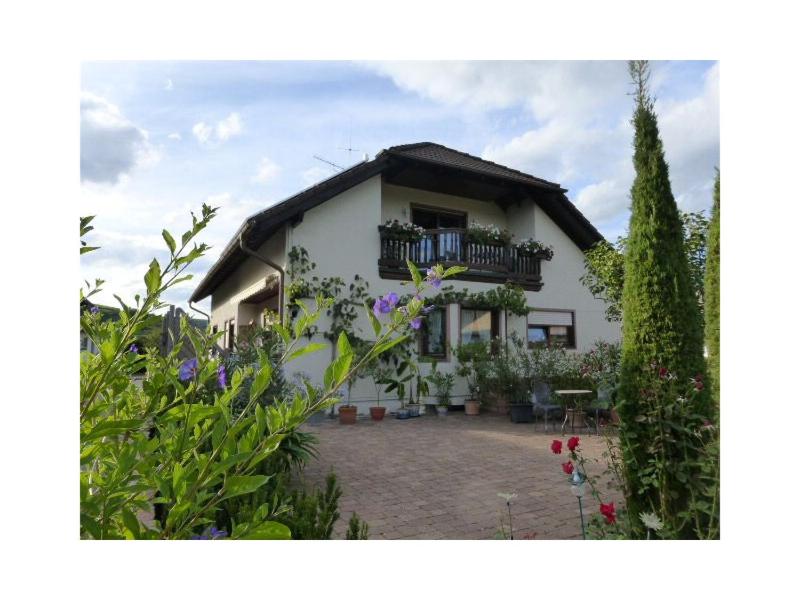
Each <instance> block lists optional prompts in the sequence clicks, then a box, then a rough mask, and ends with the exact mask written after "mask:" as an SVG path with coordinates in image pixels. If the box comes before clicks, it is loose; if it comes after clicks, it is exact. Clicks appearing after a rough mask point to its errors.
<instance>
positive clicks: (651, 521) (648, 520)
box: [639, 513, 664, 531]
mask: <svg viewBox="0 0 800 600" xmlns="http://www.w3.org/2000/svg"><path fill="white" fill-rule="evenodd" d="M639 518H640V519H641V520H642V523H644V526H645V527H647V528H648V529H652V530H653V531H661V529H662V528H663V527H664V524H663V523H662V522H661V519H659V518H658V517H657V516H656V515H655V514H654V513H640V514H639Z"/></svg>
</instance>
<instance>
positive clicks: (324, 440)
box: [301, 413, 621, 540]
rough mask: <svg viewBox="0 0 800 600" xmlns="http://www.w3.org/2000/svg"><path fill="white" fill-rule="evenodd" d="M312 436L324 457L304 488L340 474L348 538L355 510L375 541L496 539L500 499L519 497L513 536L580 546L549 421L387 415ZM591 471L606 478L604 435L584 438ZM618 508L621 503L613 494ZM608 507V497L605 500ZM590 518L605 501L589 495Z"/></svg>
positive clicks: (326, 427) (327, 427) (326, 426)
mask: <svg viewBox="0 0 800 600" xmlns="http://www.w3.org/2000/svg"><path fill="white" fill-rule="evenodd" d="M303 430H304V431H309V432H313V433H314V434H316V435H317V436H318V437H319V446H318V449H319V459H317V460H312V461H311V462H310V463H309V465H308V466H307V467H306V469H305V470H304V472H303V474H302V475H301V477H302V479H303V480H304V482H305V484H306V485H308V486H311V485H312V484H316V485H317V486H320V487H322V486H323V484H324V479H325V475H326V474H327V473H328V472H329V471H330V469H334V471H335V473H336V475H337V477H338V480H339V483H340V485H341V486H342V489H343V495H342V499H341V502H340V511H341V514H342V517H341V519H340V520H339V523H338V524H337V534H338V535H336V536H334V537H341V536H342V535H343V531H344V529H345V528H346V526H347V520H348V519H349V518H350V513H351V512H353V511H355V512H356V513H358V515H359V516H360V517H361V518H363V519H364V520H365V521H366V522H367V523H368V524H369V526H370V536H369V537H370V539H451V540H462V539H493V538H494V537H495V535H496V534H497V532H498V530H499V527H500V518H501V516H505V515H506V505H505V501H504V500H503V499H502V498H500V497H498V495H497V494H498V493H515V494H517V497H516V498H515V499H514V500H512V518H513V525H514V538H515V539H522V538H534V539H579V538H580V537H581V530H580V516H579V512H578V502H577V500H576V499H575V497H574V496H572V494H571V493H570V489H569V484H568V481H567V476H566V475H565V474H564V473H563V472H562V470H561V463H562V462H566V460H568V456H567V454H566V447H565V449H564V452H565V454H562V455H560V456H556V455H554V454H553V453H552V452H551V450H550V444H551V442H552V440H553V439H563V440H564V442H565V443H566V440H567V439H568V437H569V436H565V437H563V438H562V437H561V435H560V433H559V432H558V431H556V432H555V433H553V432H548V433H544V432H543V431H542V425H541V424H536V425H534V424H522V423H520V424H515V423H511V422H510V421H509V419H508V417H501V416H495V415H481V416H479V417H467V416H465V415H464V414H462V413H451V414H449V415H448V416H447V417H436V416H422V417H419V418H416V419H409V420H402V421H401V420H396V419H391V418H387V419H385V420H384V421H382V422H379V423H375V422H372V421H369V420H363V421H359V422H358V423H357V424H356V425H340V424H339V423H338V421H336V420H328V419H326V420H324V421H321V422H316V423H313V424H312V423H307V424H306V425H304V426H303ZM578 435H580V439H581V447H582V448H583V451H584V455H585V456H586V458H587V461H590V464H591V465H592V467H591V472H592V473H594V474H598V475H599V474H600V472H601V471H602V469H603V468H604V467H603V466H602V465H604V464H605V462H604V461H602V465H601V464H597V465H594V463H593V462H591V459H594V458H599V459H602V453H603V451H604V449H605V447H606V445H605V440H604V438H603V437H599V436H596V435H589V434H578ZM608 498H610V499H613V500H614V501H615V503H616V504H617V506H620V505H621V498H619V497H616V496H614V495H613V494H611V495H609V496H608ZM606 501H607V500H606ZM584 503H585V504H584V513H585V515H590V514H592V513H595V512H597V509H598V506H597V503H596V502H595V501H594V500H593V499H592V498H591V497H589V495H588V493H587V497H586V498H584Z"/></svg>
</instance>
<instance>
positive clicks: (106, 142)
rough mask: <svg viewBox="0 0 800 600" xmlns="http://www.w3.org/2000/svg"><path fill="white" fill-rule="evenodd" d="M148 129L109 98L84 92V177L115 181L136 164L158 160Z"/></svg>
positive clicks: (82, 125) (82, 175)
mask: <svg viewBox="0 0 800 600" xmlns="http://www.w3.org/2000/svg"><path fill="white" fill-rule="evenodd" d="M158 158H159V156H158V152H157V151H156V149H155V148H154V147H153V146H152V145H151V144H150V142H149V141H148V134H147V132H146V131H145V130H144V129H141V128H140V127H137V126H136V125H134V124H133V123H131V122H130V121H129V120H128V119H127V118H126V117H125V116H124V115H123V114H122V113H121V112H120V110H119V108H118V107H117V106H116V105H114V104H111V103H110V102H109V101H108V100H106V99H105V98H101V97H100V96H96V95H94V94H92V93H89V92H83V93H82V94H81V180H82V181H92V182H96V183H110V184H115V183H117V182H118V181H120V179H121V178H122V177H123V176H125V175H127V174H129V173H130V172H131V171H132V170H133V169H134V168H135V167H137V166H140V165H147V164H153V163H155V162H156V161H158Z"/></svg>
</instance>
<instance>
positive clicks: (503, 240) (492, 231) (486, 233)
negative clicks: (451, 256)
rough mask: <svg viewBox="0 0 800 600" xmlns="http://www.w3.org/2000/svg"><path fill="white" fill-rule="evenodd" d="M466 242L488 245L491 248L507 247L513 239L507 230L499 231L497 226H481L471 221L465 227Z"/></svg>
mask: <svg viewBox="0 0 800 600" xmlns="http://www.w3.org/2000/svg"><path fill="white" fill-rule="evenodd" d="M465 237H466V240H467V242H472V243H473V244H488V245H491V246H507V245H508V244H510V243H511V238H512V237H514V236H513V235H512V233H511V232H510V231H509V230H508V229H505V228H504V229H501V228H500V227H498V226H497V225H491V224H490V225H481V224H480V223H477V222H475V221H473V222H472V223H470V226H469V227H467V232H466V234H465Z"/></svg>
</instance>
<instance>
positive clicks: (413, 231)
mask: <svg viewBox="0 0 800 600" xmlns="http://www.w3.org/2000/svg"><path fill="white" fill-rule="evenodd" d="M378 229H379V230H380V231H381V232H382V233H384V234H385V235H386V236H387V237H389V239H393V240H399V241H401V242H418V241H420V240H421V239H422V236H423V235H424V234H425V230H424V229H423V228H422V227H420V226H419V225H414V224H413V223H401V222H400V221H398V220H397V219H395V220H394V221H392V220H389V221H386V223H384V224H383V225H381V226H380V227H378Z"/></svg>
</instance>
